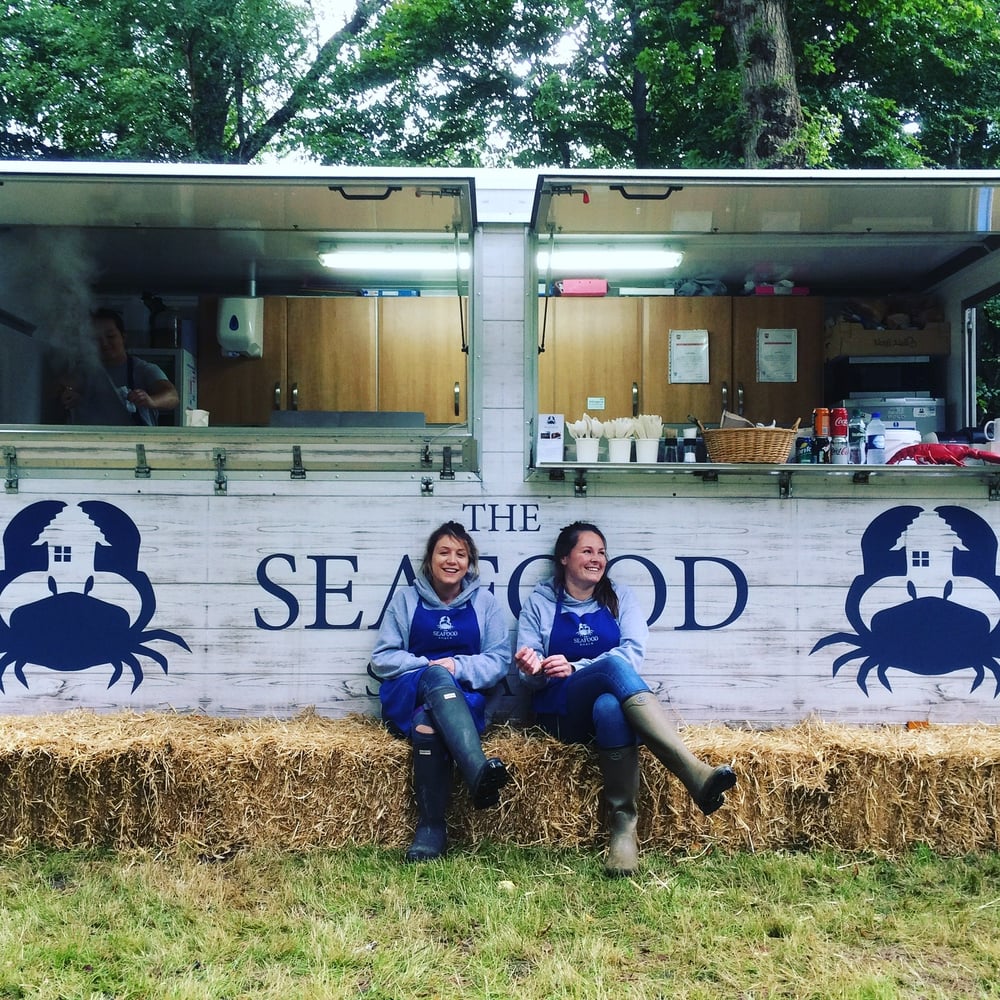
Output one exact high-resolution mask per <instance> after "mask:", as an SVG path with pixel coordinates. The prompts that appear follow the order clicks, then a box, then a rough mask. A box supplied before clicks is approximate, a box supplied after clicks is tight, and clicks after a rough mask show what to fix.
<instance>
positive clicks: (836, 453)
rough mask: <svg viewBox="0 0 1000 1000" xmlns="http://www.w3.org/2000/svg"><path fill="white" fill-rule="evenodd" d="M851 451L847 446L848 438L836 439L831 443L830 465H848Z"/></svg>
mask: <svg viewBox="0 0 1000 1000" xmlns="http://www.w3.org/2000/svg"><path fill="white" fill-rule="evenodd" d="M849 455H850V449H849V448H848V446H847V438H846V437H835V438H834V439H833V440H832V441H831V442H830V464H831V465H847V464H849V463H848V458H849Z"/></svg>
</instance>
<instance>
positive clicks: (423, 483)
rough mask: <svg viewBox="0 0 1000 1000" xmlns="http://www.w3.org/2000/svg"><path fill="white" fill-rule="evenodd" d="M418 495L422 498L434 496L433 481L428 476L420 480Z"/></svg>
mask: <svg viewBox="0 0 1000 1000" xmlns="http://www.w3.org/2000/svg"><path fill="white" fill-rule="evenodd" d="M420 495H421V496H422V497H432V496H434V480H433V479H431V477H430V476H424V478H423V479H421V480H420Z"/></svg>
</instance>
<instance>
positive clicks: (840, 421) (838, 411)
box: [830, 406, 847, 438]
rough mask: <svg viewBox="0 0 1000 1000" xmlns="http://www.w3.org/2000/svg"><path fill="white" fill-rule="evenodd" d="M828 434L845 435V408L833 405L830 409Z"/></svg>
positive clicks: (837, 436) (838, 436) (836, 436)
mask: <svg viewBox="0 0 1000 1000" xmlns="http://www.w3.org/2000/svg"><path fill="white" fill-rule="evenodd" d="M830 436H831V437H835V438H840V437H844V438H845V437H847V408H846V407H844V406H835V407H834V408H833V409H832V410H831V411H830Z"/></svg>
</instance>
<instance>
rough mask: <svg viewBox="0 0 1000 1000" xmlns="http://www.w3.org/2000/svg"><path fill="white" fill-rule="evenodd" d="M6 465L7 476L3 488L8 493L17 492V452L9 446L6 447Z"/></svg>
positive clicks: (4, 454) (4, 451)
mask: <svg viewBox="0 0 1000 1000" xmlns="http://www.w3.org/2000/svg"><path fill="white" fill-rule="evenodd" d="M3 457H4V463H5V464H6V466H7V475H6V478H5V479H4V483H3V488H4V490H6V491H7V492H8V493H16V492H17V450H16V449H15V448H12V447H10V446H9V445H5V446H4V450H3Z"/></svg>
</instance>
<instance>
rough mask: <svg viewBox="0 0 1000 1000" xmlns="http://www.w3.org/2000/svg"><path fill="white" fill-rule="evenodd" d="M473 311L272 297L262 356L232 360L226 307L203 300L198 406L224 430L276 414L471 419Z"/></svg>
mask: <svg viewBox="0 0 1000 1000" xmlns="http://www.w3.org/2000/svg"><path fill="white" fill-rule="evenodd" d="M465 309H466V304H465V300H464V299H459V298H458V297H457V296H446V297H441V298H413V299H409V298H400V299H379V300H376V299H374V298H362V297H360V296H350V297H347V296H345V297H302V298H265V299H264V352H263V356H262V357H260V358H226V357H223V356H222V354H221V352H220V349H219V345H218V342H217V339H216V335H215V329H216V316H217V312H218V303H217V300H215V299H203V300H202V302H201V303H200V306H199V323H198V329H199V349H198V354H199V403H200V405H201V407H202V408H203V409H206V410H208V411H209V413H210V420H211V422H212V423H213V424H221V425H236V426H252V427H264V426H267V425H268V423H269V422H270V419H271V413H272V412H273V411H274V410H290V409H297V410H321V411H346V410H358V411H363V412H374V411H388V410H411V411H412V410H416V411H420V412H423V413H424V414H425V415H426V419H427V422H428V423H457V422H460V421H463V420H465V413H466V387H467V384H468V379H467V376H466V361H467V357H468V356H467V355H466V354H464V353H463V352H462V322H464V321H465V316H466V313H465V311H464V310H465ZM460 310H462V311H461V312H460ZM466 328H467V327H466ZM456 384H457V385H458V391H457V392H456V390H455V386H456ZM456 399H458V401H459V413H458V415H457V416H456V414H455V401H456Z"/></svg>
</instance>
